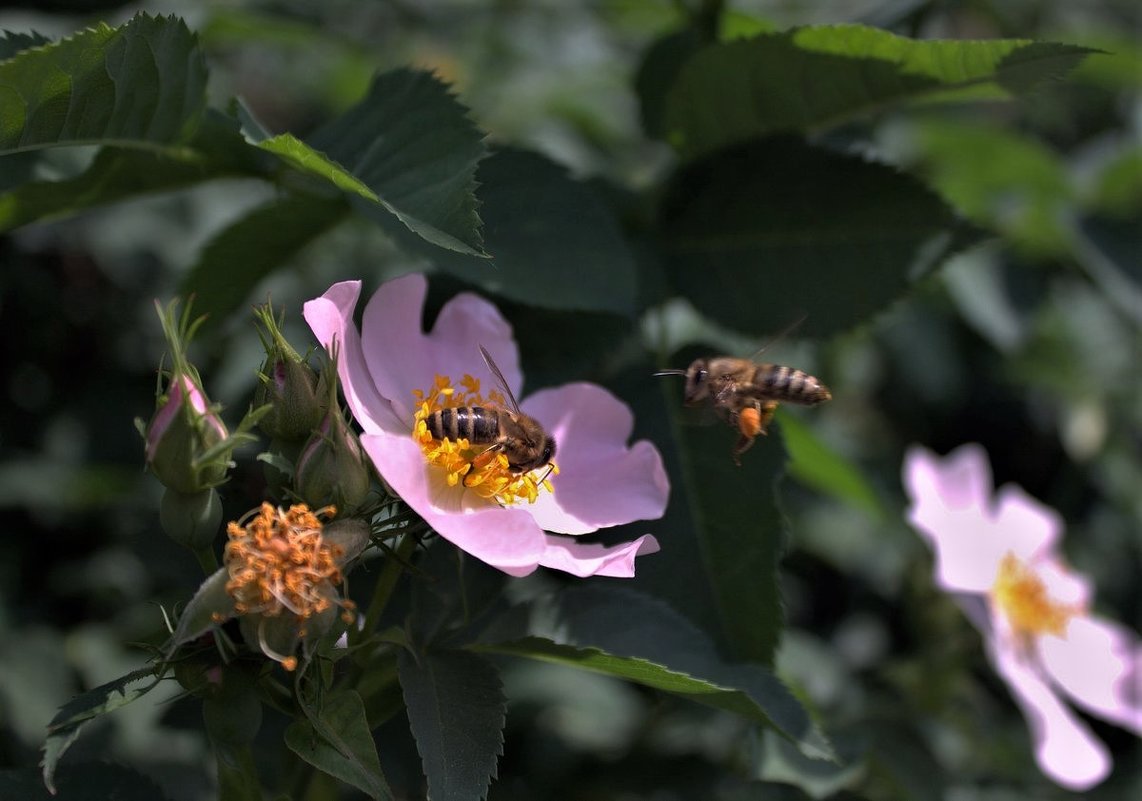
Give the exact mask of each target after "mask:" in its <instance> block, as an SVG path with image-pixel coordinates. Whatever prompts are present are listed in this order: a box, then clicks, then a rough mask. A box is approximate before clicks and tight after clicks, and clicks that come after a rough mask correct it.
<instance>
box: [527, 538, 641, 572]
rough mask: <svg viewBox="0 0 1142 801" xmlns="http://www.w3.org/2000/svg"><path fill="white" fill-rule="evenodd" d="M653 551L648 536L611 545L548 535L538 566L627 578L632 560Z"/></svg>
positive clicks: (632, 564)
mask: <svg viewBox="0 0 1142 801" xmlns="http://www.w3.org/2000/svg"><path fill="white" fill-rule="evenodd" d="M657 551H658V540H656V539H655V538H654V537H652V536H651V535H649V534H646V535H644V536H642V537H639V538H638V539H637V540H634V541H633V542H624V543H622V544H620V545H612V546H605V545H600V544H598V543H586V542H577V541H576V540H574V539H571V538H569V537H561V536H556V535H552V534H549V535H548V536H547V547H546V548H545V549H544V552H543V556H542V557H541V558H540V561H539V563H540V564H541V565H543V566H544V567H550V568H555V569H556V570H562V571H564V572H567V573H571V574H572V575H575V576H611V577H613V578H630V577H632V576H633V575H634V560H635V557H636V556H645V555H646V554H650V553H656V552H657Z"/></svg>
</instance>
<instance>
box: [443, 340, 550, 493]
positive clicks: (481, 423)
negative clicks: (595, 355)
mask: <svg viewBox="0 0 1142 801" xmlns="http://www.w3.org/2000/svg"><path fill="white" fill-rule="evenodd" d="M480 354H481V355H482V356H483V357H484V364H486V365H488V369H489V370H491V371H492V375H493V376H495V379H496V383H497V384H498V385H499V387H500V389H501V390H503V393H504V397H505V398H507V400H508V404H509V406H510V408H504V407H503V406H500V405H498V404H487V405H485V406H458V407H456V408H452V409H437V410H436V411H434V412H433V413H432V414H430V415H429V416H428V418H427V419H426V420H425V425H427V426H428V433H429V434H431V435H432V437H433V439H452V440H456V439H461V438H465V439H467V440H468V441H469V442H470V443H472V444H473V445H487V444H491V446H492V447H490V448H488V449H487V450H486V451H484V453H485V454H492V453H495V452H497V451H498V452H502V453H503V454H504V456H506V457H507V459H508V470H510V471H511V472H513V473H516V474H520V473H530V472H531V471H532V470H538V469H539V468H541V467H545V466H547V465H550V464H551V460H552V459H554V458H555V438H554V437H552V436H551V435H550V434H548V433H547V432H546V431H545V430H544V428H543V426H542V425H540V423H539V422H538V421H537V420H536V419H535V418H534V417H529V416H528V415H526V414H524V413H523V412H521V411H520V410H519V403H517V402H516V399H515V395H513V394H512V391H511V389H510V388H509V387H508V382H507V381H506V380H505V379H504V374H503V373H501V372H500V368H499V367H497V366H496V363H495V362H494V361H493V360H492V356H491V354H490V353H488V351H487V350H485V349H484V346H483V345H481V346H480ZM483 455H484V454H481V456H483Z"/></svg>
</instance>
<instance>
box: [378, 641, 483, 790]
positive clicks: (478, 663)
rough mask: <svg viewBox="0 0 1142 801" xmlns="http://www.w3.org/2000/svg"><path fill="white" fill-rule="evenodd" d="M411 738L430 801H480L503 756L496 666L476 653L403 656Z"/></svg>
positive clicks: (402, 674) (401, 665)
mask: <svg viewBox="0 0 1142 801" xmlns="http://www.w3.org/2000/svg"><path fill="white" fill-rule="evenodd" d="M398 665H399V671H400V684H401V689H402V690H403V691H404V700H405V706H406V707H407V709H408V719H409V723H411V724H412V734H413V737H415V738H416V748H417V751H419V752H420V758H421V760H422V762H423V764H424V773H425V776H426V777H427V778H428V797H429V798H431V799H432V801H479V799H481V798H483V797H484V796H485V795H486V794H487V792H488V785H489V784H490V783H491V780H492V779H493V778H495V775H496V760H497V758H498V757H499V755H500V754H502V753H503V743H504V741H503V729H504V720H505V718H504V715H505V706H504V695H503V685H502V684H501V682H500V676H499V672H498V671H497V670H496V667H495V665H493V664H492V663H491V662H489V661H488V660H487V659H484V658H483V657H481V656H479V655H478V654H475V653H470V652H466V651H446V650H434V649H427V650H422V651H417V652H415V653H412V652H409V651H401V653H400V661H399V663H398Z"/></svg>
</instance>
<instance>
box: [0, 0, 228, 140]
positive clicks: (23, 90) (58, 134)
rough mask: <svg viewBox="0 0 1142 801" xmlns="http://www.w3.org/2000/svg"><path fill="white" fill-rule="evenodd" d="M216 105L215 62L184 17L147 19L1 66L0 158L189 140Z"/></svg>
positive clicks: (92, 31) (26, 53) (101, 29)
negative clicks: (211, 82)
mask: <svg viewBox="0 0 1142 801" xmlns="http://www.w3.org/2000/svg"><path fill="white" fill-rule="evenodd" d="M205 108H206V64H205V61H204V59H203V56H202V52H201V51H200V50H199V48H198V43H197V40H196V38H195V36H194V35H193V34H192V33H191V32H190V31H189V30H188V29H187V27H186V24H185V23H184V22H182V20H178V19H175V18H174V17H151V16H148V15H146V14H139V15H137V16H136V17H134V18H133V19H132V20H131V21H130V22H128V23H126V24H125V25H123V26H122V27H119V28H110V27H108V26H107V25H105V24H100V25H98V26H97V27H95V28H89V29H88V30H85V31H83V32H81V33H78V34H76V35H74V36H71V37H69V38H67V39H63V40H61V41H59V42H56V43H54V44H50V45H44V46H41V47H36V48H32V49H29V50H23V51H21V52H20V53H18V54H16V55H15V56H14V57H13V58H11V59H9V60H8V61H5V62H3V63H0V154H2V153H5V152H13V151H18V150H26V149H29V148H36V147H45V146H50V145H60V144H78V143H93V142H95V143H98V142H105V143H115V144H119V145H128V146H132V147H153V146H155V145H165V144H173V143H177V142H180V141H183V140H185V139H186V138H187V137H189V135H190V134H191V133H192V132H193V131H194V129H195V127H196V126H197V125H198V121H199V119H200V118H201V116H202V114H203V112H204V110H205Z"/></svg>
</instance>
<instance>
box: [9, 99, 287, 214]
mask: <svg viewBox="0 0 1142 801" xmlns="http://www.w3.org/2000/svg"><path fill="white" fill-rule="evenodd" d="M18 155H19V154H17V155H15V156H8V157H7V158H8V159H12V158H16V157H17V156H18ZM257 156H258V153H257V151H256V150H254V149H252V148H250V147H249V145H247V144H246V143H245V142H244V141H243V140H242V138H241V136H239V135H238V129H237V126H236V124H235V121H234V120H232V119H230V118H228V117H226V116H224V115H222V114H221V113H219V112H217V111H213V110H210V111H208V112H207V115H206V117H205V118H204V119H203V123H202V125H200V126H199V129H198V131H197V132H196V133H195V135H194V138H193V139H192V140H191V142H190V143H188V144H187V145H186V146H185V147H181V148H178V149H177V150H174V151H167V152H164V153H161V154H160V153H153V152H149V151H142V150H131V149H127V148H112V147H105V148H103V149H101V150H100V151H99V153H97V154H96V156H95V159H94V160H93V161H92V163H91V165H90V166H89V167H88V168H87V169H86V170H85V171H84V172H83V173H81V174H80V175H77V176H76V177H74V178H70V179H67V180H62V181H35V182H31V183H26V184H23V185H22V186H15V185H14V186H15V188H13V189H12V191H10V192H6V193H3V194H0V232H2V231H10V230H12V229H14V228H17V227H19V226H21V225H26V224H27V223H30V222H35V221H37V220H41V219H44V218H48V217H58V216H63V215H67V214H75V213H77V212H80V211H83V210H85V209H89V208H94V207H96V206H102V205H106V204H108V203H114V202H117V201H120V200H125V199H127V198H132V197H136V196H138V195H142V194H148V193H153V192H165V191H171V190H174V189H182V188H185V187H188V186H193V185H195V184H198V183H201V182H203V181H209V180H214V179H218V178H224V177H229V176H242V175H259V174H262V173H263V172H264V168H263V167H262V165H260V164H259V163H258V161H257V159H256V157H257Z"/></svg>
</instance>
